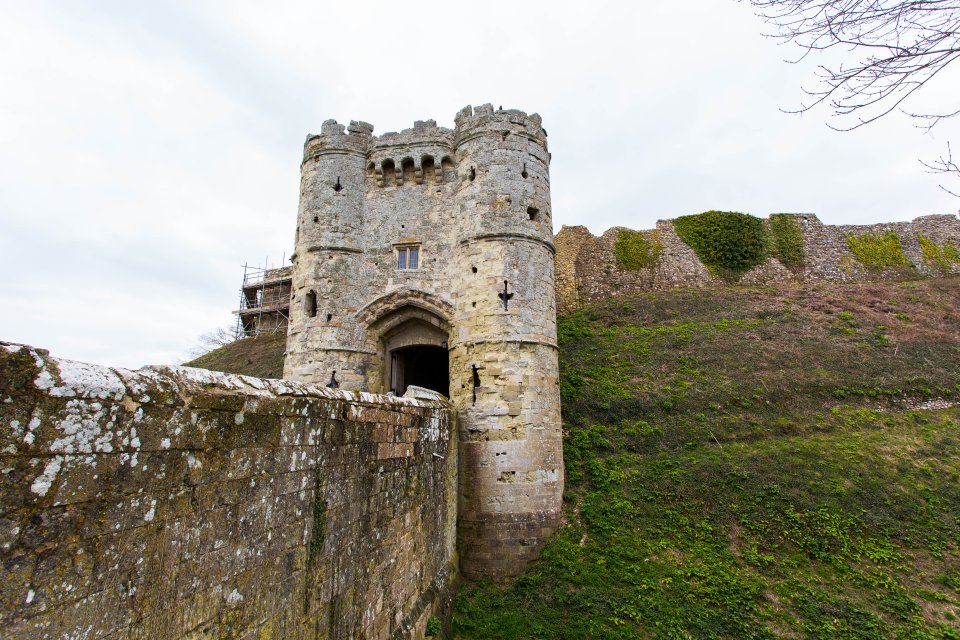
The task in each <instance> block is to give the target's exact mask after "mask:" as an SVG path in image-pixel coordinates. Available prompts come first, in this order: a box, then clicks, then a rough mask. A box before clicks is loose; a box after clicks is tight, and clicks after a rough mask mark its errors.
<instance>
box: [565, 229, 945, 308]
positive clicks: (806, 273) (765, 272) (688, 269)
mask: <svg viewBox="0 0 960 640" xmlns="http://www.w3.org/2000/svg"><path fill="white" fill-rule="evenodd" d="M795 219H796V220H797V222H798V223H799V225H800V230H801V234H802V236H803V251H804V265H803V267H802V268H799V269H793V270H791V269H788V268H787V267H785V266H784V265H782V264H780V262H779V261H777V260H776V259H774V258H768V259H767V260H766V262H764V263H763V264H761V265H759V266H758V267H756V268H754V269H753V270H751V271H749V272H747V273H745V274H743V276H741V278H740V279H739V280H738V282H739V283H741V284H776V283H778V282H789V281H807V282H809V281H817V280H839V281H851V280H876V279H884V278H903V277H904V275H905V274H904V271H903V270H899V271H898V270H890V271H880V272H878V271H871V270H868V269H865V268H864V267H863V266H862V265H860V264H859V263H858V262H857V260H856V258H855V256H854V255H853V254H852V252H851V251H850V249H849V246H848V244H847V237H848V235H851V234H852V235H854V236H862V235H864V234H868V233H869V234H878V233H884V232H887V231H893V232H895V233H896V234H897V235H898V236H899V237H900V241H901V244H902V245H903V251H904V253H905V254H906V257H907V258H908V260H909V261H910V262H911V263H912V264H913V267H912V268H911V269H910V273H912V274H915V275H917V276H928V277H929V276H936V275H939V274H940V273H943V271H942V270H940V269H938V268H937V267H935V266H934V265H930V264H928V262H927V261H926V259H925V258H924V256H923V253H922V251H921V248H920V244H919V241H918V236H921V235H922V236H924V237H926V238H927V239H929V240H931V241H932V242H934V243H936V244H938V245H943V244H944V243H947V242H952V243H953V244H954V245H955V246H957V247H960V220H958V219H957V216H954V215H932V216H923V217H919V218H916V219H914V220H913V221H912V222H890V223H882V224H873V225H825V224H823V223H821V222H820V220H818V219H817V217H816V216H815V215H813V214H797V215H795ZM622 228H623V227H614V228H612V229H608V230H607V231H606V232H604V233H603V235H601V236H599V237H598V236H594V235H593V234H591V233H590V231H589V230H587V228H586V227H582V226H576V227H566V226H564V227H563V228H562V229H561V230H560V232H559V233H557V235H556V246H557V257H556V261H557V311H558V312H559V313H561V314H563V313H570V312H572V311H575V310H577V309H579V308H581V307H583V306H584V305H588V304H593V303H596V302H600V301H602V300H605V299H607V298H609V297H610V296H613V295H620V294H628V293H636V292H641V291H649V290H656V289H666V288H671V287H705V286H712V285H716V286H720V285H723V284H725V282H724V281H723V280H722V279H721V278H719V277H718V276H716V275H715V274H713V273H711V272H710V270H709V269H707V267H706V266H704V264H703V263H702V262H701V261H700V259H699V258H698V257H697V255H696V254H695V253H694V251H693V249H691V248H690V247H689V246H687V244H686V243H684V242H683V241H682V240H681V239H680V238H679V237H678V236H677V233H676V231H675V230H674V226H673V223H672V222H670V221H669V220H659V221H657V225H656V229H654V230H647V231H643V232H642V233H644V234H645V235H647V237H648V239H650V240H651V241H653V240H655V241H656V242H657V243H658V245H659V248H660V251H659V257H658V259H657V260H656V262H655V263H654V264H652V265H651V266H649V267H644V268H641V269H637V270H627V269H624V268H622V267H621V266H620V265H619V264H618V263H617V260H616V257H615V256H614V253H613V248H614V244H615V243H616V241H617V236H618V234H619V231H620V229H622ZM947 272H949V273H956V272H960V265H953V266H950V267H949V268H948V269H947Z"/></svg>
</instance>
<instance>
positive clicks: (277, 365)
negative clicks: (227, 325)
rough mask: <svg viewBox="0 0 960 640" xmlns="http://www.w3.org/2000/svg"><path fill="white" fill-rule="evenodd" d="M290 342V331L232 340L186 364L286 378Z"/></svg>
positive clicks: (185, 363)
mask: <svg viewBox="0 0 960 640" xmlns="http://www.w3.org/2000/svg"><path fill="white" fill-rule="evenodd" d="M286 345H287V334H286V333H284V332H282V331H281V332H279V333H266V334H263V335H261V336H257V337H255V338H243V339H241V340H237V341H236V342H231V343H230V344H227V345H224V346H222V347H220V348H219V349H215V350H213V351H211V352H210V353H205V354H203V355H202V356H200V357H199V358H196V359H195V360H191V361H190V362H184V363H183V364H184V366H186V367H199V368H201V369H210V370H211V371H226V372H227V373H241V374H243V375H247V376H256V377H257V378H282V377H283V351H284V349H285V348H286Z"/></svg>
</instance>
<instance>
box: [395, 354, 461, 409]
mask: <svg viewBox="0 0 960 640" xmlns="http://www.w3.org/2000/svg"><path fill="white" fill-rule="evenodd" d="M389 373H390V375H389V379H388V380H387V386H388V388H389V389H390V391H393V393H395V394H396V395H398V396H402V395H403V394H404V393H406V391H407V387H409V386H410V385H416V386H418V387H424V388H426V389H430V390H432V391H436V392H437V393H442V394H443V395H445V396H447V397H449V396H450V356H449V353H447V350H446V349H444V348H443V347H435V346H433V345H415V346H411V347H402V348H400V349H394V350H393V351H391V352H390V372H389Z"/></svg>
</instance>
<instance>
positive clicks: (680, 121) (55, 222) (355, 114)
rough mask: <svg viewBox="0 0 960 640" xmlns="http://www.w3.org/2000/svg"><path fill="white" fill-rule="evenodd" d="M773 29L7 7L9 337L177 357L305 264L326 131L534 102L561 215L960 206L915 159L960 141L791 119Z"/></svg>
mask: <svg viewBox="0 0 960 640" xmlns="http://www.w3.org/2000/svg"><path fill="white" fill-rule="evenodd" d="M650 6H655V7H656V8H649V7H650ZM763 29H764V27H763V25H762V23H761V22H760V21H759V20H758V19H757V18H756V17H754V16H753V15H752V13H751V10H750V7H749V6H748V5H745V4H742V3H738V2H735V1H734V0H685V1H684V2H661V3H639V2H634V3H626V2H607V1H604V0H594V1H592V2H576V3H565V2H557V1H546V2H533V1H526V2H516V1H514V2H500V1H497V0H485V1H484V2H430V3H419V4H417V3H409V2H407V3H400V2H389V3H387V2H373V1H368V2H362V3H361V2H345V1H344V2H338V3H334V4H331V3H327V2H324V1H322V0H314V1H313V2H274V3H265V2H241V1H232V2H199V1H196V0H193V1H186V0H185V1H183V2H129V1H115V2H110V1H106V0H103V1H100V2H88V1H82V0H74V1H69V2H68V1H67V0H63V1H61V2H43V1H41V0H30V1H29V2H25V1H23V0H0V268H2V274H0V299H2V300H3V302H4V303H5V304H4V308H3V311H2V313H0V339H5V340H13V341H17V342H26V343H29V344H33V345H36V346H41V347H46V348H49V349H50V350H51V351H52V352H53V353H54V354H56V355H59V356H62V357H68V358H74V359H80V360H86V361H91V362H99V363H103V364H111V365H119V366H126V367H136V366H140V365H143V364H147V363H164V364H166V363H173V362H177V361H179V360H180V359H182V358H183V357H184V355H185V354H186V352H187V351H188V350H189V349H190V347H191V346H192V345H194V344H195V342H196V338H197V336H198V335H199V334H201V333H203V332H205V331H209V330H211V329H213V328H215V327H218V326H223V325H227V324H229V323H230V322H231V318H232V316H231V315H230V311H231V309H233V308H234V306H235V305H236V302H237V297H238V294H237V287H238V285H239V279H240V277H241V271H242V270H241V265H243V264H244V263H245V262H250V263H261V264H262V263H263V262H264V261H265V259H266V257H267V256H269V258H270V260H271V263H279V262H280V260H281V258H282V256H283V255H284V254H286V255H287V256H289V254H290V251H291V249H292V242H293V233H294V224H295V215H296V209H297V194H298V181H299V174H298V167H299V160H300V151H301V145H302V143H303V140H304V137H305V135H306V134H307V133H308V132H312V131H317V130H318V129H319V128H320V123H321V122H323V120H325V119H327V118H336V119H338V120H339V121H340V122H347V121H349V120H350V119H362V120H366V121H368V122H371V123H373V124H374V125H375V126H376V131H377V132H378V133H383V132H385V131H392V130H398V129H402V128H404V127H409V126H411V125H412V123H413V121H414V120H417V119H427V118H434V119H436V120H437V121H438V123H439V124H441V125H444V126H452V124H453V116H454V114H455V113H456V112H457V110H459V109H460V108H461V107H463V106H464V105H467V104H482V103H485V102H490V103H493V104H494V105H495V106H499V105H503V106H504V107H505V108H520V109H524V110H526V111H537V112H539V113H540V114H541V115H542V116H543V119H544V125H545V126H546V128H547V130H548V131H549V133H550V145H551V151H552V153H553V165H552V168H551V171H552V185H553V209H554V214H555V215H554V218H555V222H556V223H557V224H558V225H560V224H568V225H573V224H584V225H587V226H588V227H589V228H590V229H591V230H592V231H593V232H594V233H600V232H602V231H603V230H605V229H606V228H608V227H610V226H614V225H626V226H631V227H634V228H649V227H651V226H652V225H653V224H654V222H655V221H656V220H657V219H658V218H668V217H674V216H677V215H683V214H688V213H697V212H700V211H704V210H707V209H724V210H738V211H745V212H748V213H753V214H756V215H766V214H768V213H770V212H774V211H794V212H797V211H812V212H816V213H817V214H819V215H820V217H821V219H823V220H824V221H826V222H830V223H839V222H851V223H857V222H868V221H886V220H903V219H910V218H912V217H915V216H917V215H923V214H928V213H954V212H956V210H957V208H958V200H957V199H956V198H953V197H951V196H949V195H947V194H945V193H944V192H943V191H941V190H940V189H938V188H937V184H938V179H937V178H936V177H934V176H930V175H927V174H926V173H924V172H923V171H922V167H920V166H919V164H918V162H917V159H918V158H921V157H923V158H928V159H929V158H933V157H936V156H937V155H939V153H940V152H942V151H943V149H944V145H945V141H946V140H947V139H949V133H950V131H949V130H948V129H946V128H944V129H943V130H941V131H936V132H935V135H932V136H931V135H924V134H921V133H920V132H918V131H916V130H915V129H913V128H912V127H911V125H910V123H909V122H908V121H907V120H906V119H905V118H903V117H899V118H890V119H888V120H885V121H882V122H880V123H878V124H877V125H874V126H871V127H868V128H865V129H861V130H858V131H856V132H854V133H844V134H841V133H836V132H833V131H831V130H830V129H828V128H827V127H826V126H825V124H824V123H825V121H826V119H827V114H826V113H825V112H816V113H808V114H806V115H805V116H803V117H799V116H790V115H785V114H784V113H781V111H780V110H779V109H780V108H782V107H794V106H796V105H797V104H798V103H799V101H800V99H801V93H800V89H799V87H800V86H801V85H802V84H804V83H805V82H808V81H810V80H811V78H812V70H813V67H812V65H811V64H807V65H794V66H791V65H787V64H785V63H784V62H783V59H784V58H785V57H790V56H791V55H792V54H793V52H792V51H791V50H789V49H786V48H784V47H778V46H777V45H776V44H775V43H774V42H773V41H771V40H768V39H764V38H763V37H762V36H761V32H762V31H763ZM951 86H955V85H952V84H951V83H950V82H949V81H945V84H944V83H941V85H940V86H939V87H934V88H933V89H932V91H931V92H929V93H930V94H933V93H934V92H936V91H939V92H940V93H939V97H940V98H943V97H944V96H947V97H950V96H951V91H950V87H951ZM934 97H937V96H934V95H931V96H930V98H929V99H932V98H934ZM955 138H960V136H955Z"/></svg>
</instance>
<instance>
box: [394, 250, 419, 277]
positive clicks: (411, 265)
mask: <svg viewBox="0 0 960 640" xmlns="http://www.w3.org/2000/svg"><path fill="white" fill-rule="evenodd" d="M419 268H420V245H416V246H406V247H397V269H398V270H399V271H416V270H417V269H419Z"/></svg>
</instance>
